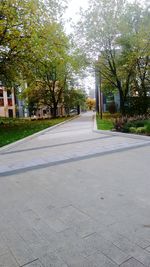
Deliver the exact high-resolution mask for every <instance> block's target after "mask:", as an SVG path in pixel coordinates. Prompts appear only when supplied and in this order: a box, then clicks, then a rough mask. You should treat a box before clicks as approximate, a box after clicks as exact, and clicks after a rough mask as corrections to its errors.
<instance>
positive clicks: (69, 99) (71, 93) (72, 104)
mask: <svg viewBox="0 0 150 267" xmlns="http://www.w3.org/2000/svg"><path fill="white" fill-rule="evenodd" d="M85 102H86V94H85V92H84V91H82V90H81V89H74V88H71V89H67V90H66V91H65V93H64V106H65V109H66V112H67V113H68V114H69V112H70V109H72V108H77V109H78V108H79V106H80V107H84V104H85Z"/></svg>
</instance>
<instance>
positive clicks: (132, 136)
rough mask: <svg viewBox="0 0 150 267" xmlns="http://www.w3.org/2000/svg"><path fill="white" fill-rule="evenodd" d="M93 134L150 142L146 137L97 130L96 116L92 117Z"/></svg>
mask: <svg viewBox="0 0 150 267" xmlns="http://www.w3.org/2000/svg"><path fill="white" fill-rule="evenodd" d="M93 132H96V133H100V134H108V135H111V136H120V137H126V138H133V139H140V140H145V141H149V142H150V137H148V136H143V135H137V134H130V133H121V132H112V131H110V130H98V129H97V123H96V114H95V115H94V126H93Z"/></svg>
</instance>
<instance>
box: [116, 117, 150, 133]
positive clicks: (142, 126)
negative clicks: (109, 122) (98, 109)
mask: <svg viewBox="0 0 150 267" xmlns="http://www.w3.org/2000/svg"><path fill="white" fill-rule="evenodd" d="M114 128H115V129H116V131H119V132H124V133H129V132H130V133H137V134H147V135H150V120H149V119H148V117H147V118H146V117H145V116H134V117H120V118H116V119H115V121H114Z"/></svg>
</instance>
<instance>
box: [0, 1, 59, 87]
mask: <svg viewBox="0 0 150 267" xmlns="http://www.w3.org/2000/svg"><path fill="white" fill-rule="evenodd" d="M63 3H64V1H61V3H60V1H59V0H55V1H48V0H47V1H46V2H45V4H44V3H43V1H41V0H28V1H24V0H1V1H0V25H1V26H0V48H1V51H0V63H1V65H0V80H1V81H2V82H3V83H4V84H6V85H10V86H12V85H14V83H16V82H17V77H19V78H20V77H21V78H22V75H23V74H24V73H26V72H27V73H28V67H27V64H26V63H27V62H29V61H30V60H31V59H32V56H33V55H32V52H33V51H34V49H35V50H37V45H38V43H37V39H39V38H41V36H40V34H41V30H42V29H43V25H45V24H46V23H49V24H53V22H56V21H58V16H59V15H60V16H61V14H62V12H63V10H64V6H63ZM42 38H43V37H42ZM45 38H46V36H45ZM45 38H44V39H45ZM28 74H29V73H28ZM30 75H31V73H30Z"/></svg>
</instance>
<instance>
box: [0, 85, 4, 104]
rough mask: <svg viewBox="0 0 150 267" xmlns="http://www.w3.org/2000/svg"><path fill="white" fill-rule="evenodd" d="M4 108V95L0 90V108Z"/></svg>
mask: <svg viewBox="0 0 150 267" xmlns="http://www.w3.org/2000/svg"><path fill="white" fill-rule="evenodd" d="M3 106H4V95H3V90H2V89H0V107H3Z"/></svg>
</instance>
